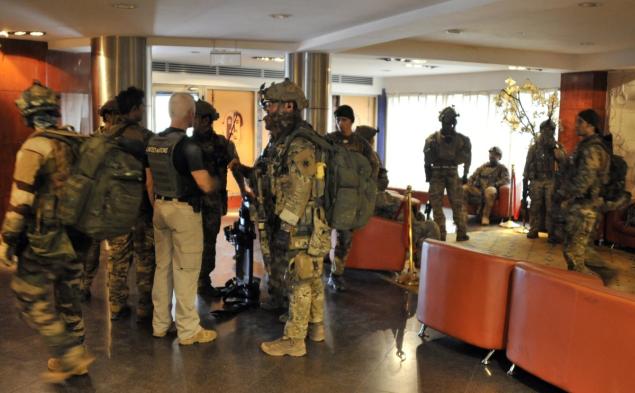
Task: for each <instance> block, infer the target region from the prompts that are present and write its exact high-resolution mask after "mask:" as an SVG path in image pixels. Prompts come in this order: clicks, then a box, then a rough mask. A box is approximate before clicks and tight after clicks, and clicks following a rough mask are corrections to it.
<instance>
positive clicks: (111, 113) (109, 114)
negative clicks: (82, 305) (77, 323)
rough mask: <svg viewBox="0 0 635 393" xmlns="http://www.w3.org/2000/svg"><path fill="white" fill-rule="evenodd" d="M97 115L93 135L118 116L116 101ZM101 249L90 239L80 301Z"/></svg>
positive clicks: (86, 292)
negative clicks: (100, 120)
mask: <svg viewBox="0 0 635 393" xmlns="http://www.w3.org/2000/svg"><path fill="white" fill-rule="evenodd" d="M99 116H101V119H102V121H103V122H104V124H103V125H101V126H99V128H98V129H96V130H95V132H94V133H93V135H100V134H103V133H104V132H105V130H107V129H109V128H110V127H112V126H113V125H114V124H115V123H116V122H117V119H118V117H119V108H118V107H117V101H115V100H114V99H112V100H108V101H106V103H105V104H104V105H103V106H102V107H101V108H99ZM100 251H101V242H99V241H95V240H92V241H91V243H90V247H89V248H88V252H87V253H86V258H85V260H84V273H83V276H82V285H81V288H82V297H81V298H82V301H88V300H89V299H90V297H91V293H90V287H91V286H92V284H93V280H94V279H95V276H96V275H97V271H98V270H99V258H100Z"/></svg>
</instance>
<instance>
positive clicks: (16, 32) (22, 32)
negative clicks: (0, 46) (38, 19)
mask: <svg viewBox="0 0 635 393" xmlns="http://www.w3.org/2000/svg"><path fill="white" fill-rule="evenodd" d="M9 34H13V35H15V36H18V37H20V36H23V35H26V31H14V32H13V33H9Z"/></svg>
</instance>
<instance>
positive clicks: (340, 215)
mask: <svg viewBox="0 0 635 393" xmlns="http://www.w3.org/2000/svg"><path fill="white" fill-rule="evenodd" d="M296 137H301V138H305V139H307V140H308V141H310V142H311V143H313V144H314V145H316V146H317V147H318V157H317V158H318V161H320V162H323V163H325V164H326V170H325V173H324V175H325V176H324V195H323V204H324V210H325V211H326V220H327V222H328V224H329V226H330V227H331V228H334V229H340V230H352V229H357V228H361V227H363V226H364V225H366V223H367V222H368V220H369V219H370V217H371V216H372V215H373V212H374V210H375V197H376V196H377V182H376V181H375V179H374V178H373V176H372V167H371V165H370V162H369V161H368V159H367V158H366V157H364V156H363V155H362V154H360V153H357V152H352V151H349V150H347V149H346V148H345V147H344V146H341V145H337V144H334V143H332V142H331V141H328V140H327V139H326V138H324V137H323V136H321V135H319V134H318V133H317V132H315V131H313V130H311V129H307V128H299V129H297V130H295V131H293V133H291V135H289V137H288V138H287V142H286V143H287V145H286V148H285V154H286V151H288V149H289V145H290V144H291V141H293V139H295V138H296Z"/></svg>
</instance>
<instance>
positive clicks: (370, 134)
mask: <svg viewBox="0 0 635 393" xmlns="http://www.w3.org/2000/svg"><path fill="white" fill-rule="evenodd" d="M378 132H379V131H377V129H376V128H373V127H371V126H357V128H355V133H356V134H358V135H359V136H361V137H362V138H364V139H365V140H366V142H368V143H370V140H371V139H373V138H374V137H375V135H377V133H378Z"/></svg>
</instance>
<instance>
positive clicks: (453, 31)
mask: <svg viewBox="0 0 635 393" xmlns="http://www.w3.org/2000/svg"><path fill="white" fill-rule="evenodd" d="M445 32H446V33H448V34H461V33H463V32H464V30H463V29H447V30H446V31H445Z"/></svg>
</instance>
